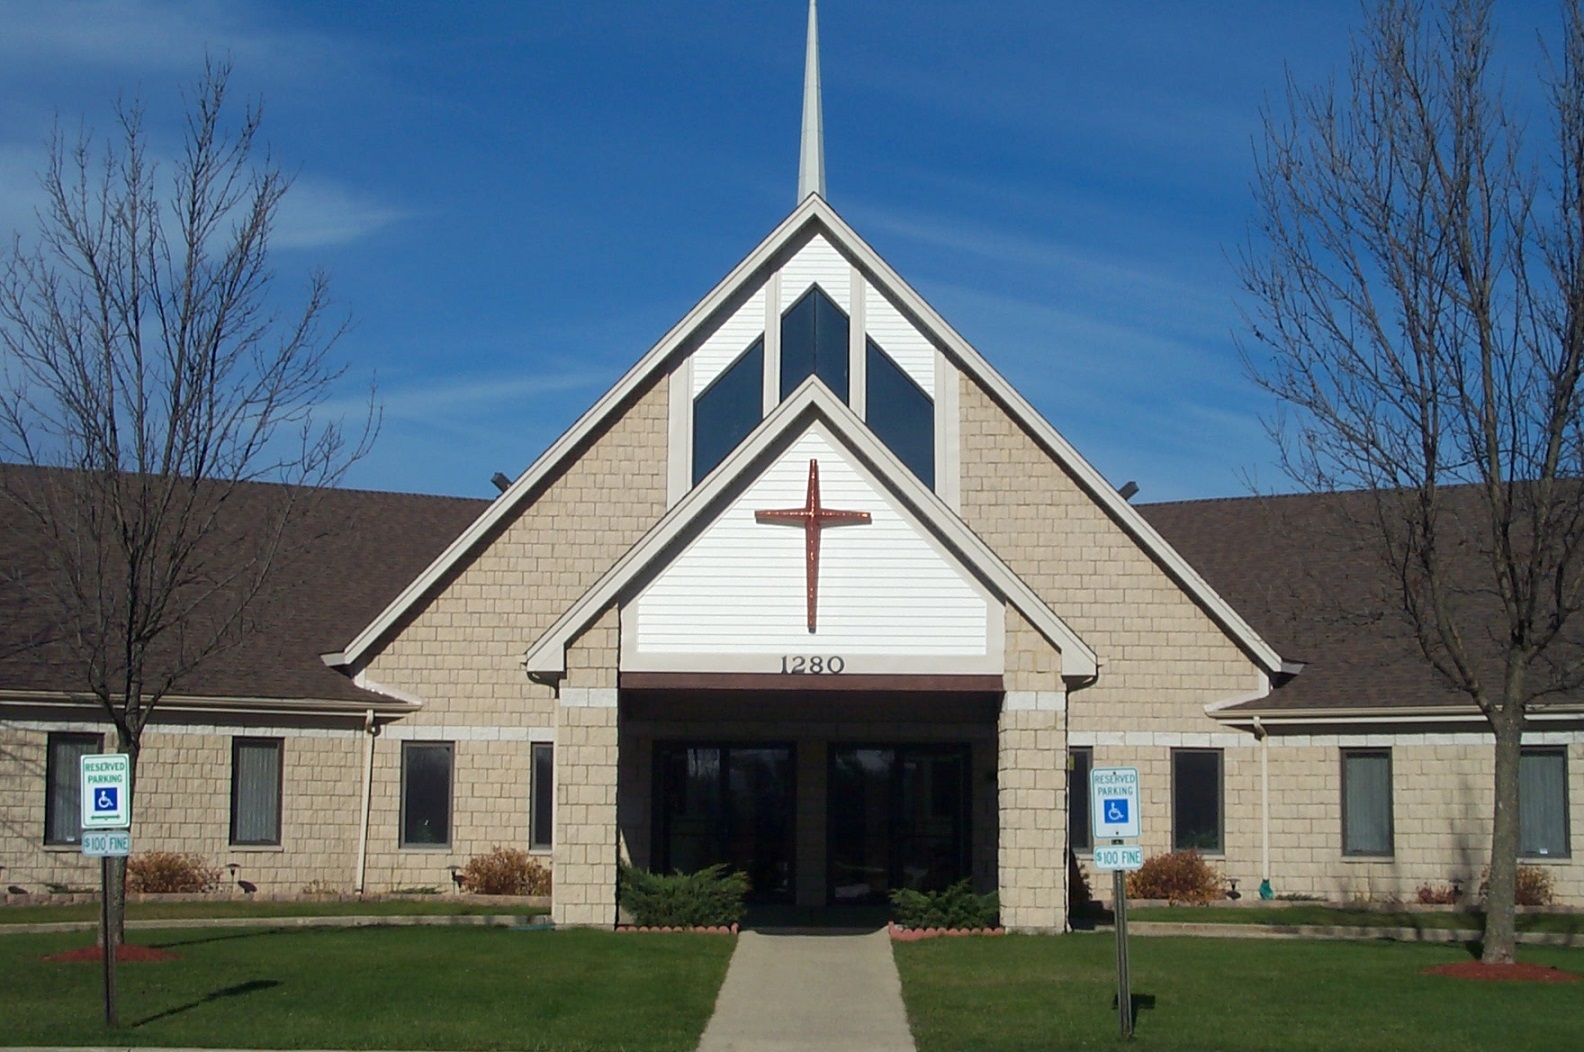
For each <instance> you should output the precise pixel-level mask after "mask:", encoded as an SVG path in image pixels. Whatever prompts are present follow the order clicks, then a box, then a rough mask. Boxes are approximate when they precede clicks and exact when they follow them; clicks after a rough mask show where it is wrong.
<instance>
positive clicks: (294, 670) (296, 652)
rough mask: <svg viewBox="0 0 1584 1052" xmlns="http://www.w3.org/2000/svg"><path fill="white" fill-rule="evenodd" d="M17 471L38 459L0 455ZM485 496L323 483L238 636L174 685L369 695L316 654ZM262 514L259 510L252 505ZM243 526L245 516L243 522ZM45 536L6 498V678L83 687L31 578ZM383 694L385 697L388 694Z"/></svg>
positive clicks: (212, 691) (246, 491)
mask: <svg viewBox="0 0 1584 1052" xmlns="http://www.w3.org/2000/svg"><path fill="white" fill-rule="evenodd" d="M0 473H4V475H5V477H6V480H7V481H9V482H16V481H18V480H22V479H24V476H26V475H27V474H28V473H33V476H34V477H39V472H38V470H37V469H31V468H25V467H20V466H17V465H0ZM281 492H282V491H281V489H280V488H279V487H275V486H270V485H263V484H251V485H246V486H244V487H243V488H242V490H241V491H240V492H239V494H238V497H237V503H236V505H235V508H234V511H235V514H234V516H233V517H232V519H231V521H233V522H235V523H238V524H246V523H248V522H250V521H257V518H258V516H260V515H263V514H267V511H266V509H267V508H268V507H269V506H270V505H271V503H272V502H273V501H275V500H278V498H279V495H280V493H281ZM487 505H488V502H487V501H483V500H468V499H461V498H453V497H428V496H417V495H412V494H401V493H377V492H368V491H359V490H335V489H333V490H324V491H320V492H319V493H318V494H317V495H316V496H315V499H314V500H313V502H312V504H311V507H310V508H309V510H308V511H307V513H306V514H305V515H304V516H303V517H302V518H301V519H300V520H299V521H297V522H295V523H294V524H293V526H292V527H291V533H290V535H289V536H288V537H287V538H286V539H285V544H284V545H283V547H284V548H285V549H287V550H288V551H290V552H291V554H290V556H289V557H288V558H287V559H285V560H284V561H283V562H282V564H281V567H280V571H279V573H278V574H277V575H276V576H275V577H274V578H272V581H273V584H272V586H271V588H270V592H269V594H268V595H267V597H266V599H267V602H265V603H264V604H263V605H261V606H259V607H258V608H257V617H258V624H257V627H256V629H255V630H253V631H250V632H249V633H247V634H246V636H245V638H244V639H243V640H242V642H241V643H240V644H239V645H237V646H235V647H232V648H229V649H226V650H224V651H222V652H220V653H219V654H217V655H216V656H215V657H214V658H213V659H212V660H210V661H209V662H207V663H205V664H204V665H203V666H201V667H200V668H199V669H198V670H197V671H196V672H194V673H193V674H191V675H190V676H188V677H186V678H185V679H184V680H183V681H182V682H181V684H180V685H179V689H178V693H180V694H182V695H189V696H195V697H206V698H207V697H213V698H281V699H312V700H316V701H332V702H335V701H340V702H353V703H367V702H370V701H373V700H378V696H377V695H373V694H371V693H369V692H367V691H364V690H361V689H360V688H358V687H357V686H355V685H354V684H353V683H352V681H351V680H350V679H348V678H347V677H346V676H345V675H343V674H342V673H340V672H337V671H335V670H333V669H330V668H328V667H327V666H326V665H325V664H324V662H323V661H321V660H320V658H319V655H320V654H323V653H327V652H331V651H336V650H339V649H340V648H341V647H342V646H344V645H345V644H346V642H347V640H349V639H351V638H352V637H353V636H354V635H355V634H356V633H357V632H358V631H359V630H360V629H362V628H363V627H364V626H365V625H366V624H368V622H369V621H371V620H373V618H374V617H375V615H377V614H378V613H379V612H380V610H381V609H383V608H384V607H385V605H386V604H387V603H389V602H390V601H391V600H392V599H394V598H395V596H396V595H397V593H399V592H400V591H401V590H402V589H403V588H404V587H406V585H407V584H408V583H409V582H410V581H411V580H412V579H413V578H415V577H417V576H418V574H419V573H420V572H421V571H422V570H423V569H424V567H425V566H427V565H428V564H429V563H430V562H431V561H432V560H433V559H434V558H435V557H436V556H437V555H438V554H439V553H440V552H441V550H442V549H444V547H445V546H446V545H447V544H449V543H450V542H451V541H452V540H453V539H454V538H455V537H456V536H457V535H458V534H459V533H461V532H462V531H463V530H464V529H465V528H466V527H467V525H468V524H469V523H470V522H472V521H473V520H474V519H475V518H477V517H478V516H479V514H480V513H481V512H482V511H483V510H484V508H485V507H486V506H487ZM255 513H256V514H255ZM239 528H242V527H239ZM40 550H41V549H40V541H39V538H38V537H37V536H36V535H33V534H32V533H31V532H30V530H29V529H28V528H27V526H26V523H25V522H24V520H23V519H22V518H20V517H19V516H18V515H16V514H14V509H13V508H11V507H10V506H9V505H7V504H6V503H5V502H4V501H0V568H4V572H3V573H0V689H3V690H20V691H34V690H36V691H60V690H71V689H79V688H81V687H82V686H83V679H82V673H81V672H80V671H78V670H77V666H76V665H75V663H74V661H73V659H72V657H71V655H70V653H69V651H68V650H67V649H66V648H65V647H64V646H62V645H61V644H60V642H59V640H58V639H56V638H55V637H56V636H57V635H58V625H56V624H53V623H51V622H52V615H51V614H50V608H51V604H50V603H48V602H41V601H39V599H38V597H37V595H36V594H35V589H37V588H38V587H39V586H40V582H39V580H38V577H37V573H38V570H37V568H38V566H39V565H40V555H39V552H40ZM387 700H388V699H387Z"/></svg>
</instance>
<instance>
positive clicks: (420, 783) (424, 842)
mask: <svg viewBox="0 0 1584 1052" xmlns="http://www.w3.org/2000/svg"><path fill="white" fill-rule="evenodd" d="M450 843H451V743H450V742H402V813H401V845H402V847H447V846H449V845H450Z"/></svg>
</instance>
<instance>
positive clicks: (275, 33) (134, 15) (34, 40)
mask: <svg viewBox="0 0 1584 1052" xmlns="http://www.w3.org/2000/svg"><path fill="white" fill-rule="evenodd" d="M4 23H5V32H4V33H3V34H0V64H6V65H11V66H14V67H23V66H30V67H37V68H54V69H70V68H77V69H82V68H83V67H85V66H86V67H99V68H109V69H118V70H147V71H162V70H170V69H179V70H183V71H186V70H191V69H192V68H193V63H194V62H195V60H196V59H198V58H201V57H202V56H203V55H204V53H206V52H207V53H209V54H213V55H217V56H222V57H224V56H230V57H232V58H233V59H235V60H236V61H237V62H239V63H243V64H246V65H249V66H256V67H261V68H262V67H269V68H272V69H275V70H276V71H278V72H289V71H310V70H313V69H323V68H325V67H326V66H327V65H339V64H340V63H341V62H342V61H344V57H345V54H346V51H345V48H344V47H342V46H340V45H339V44H337V43H334V42H332V41H331V40H330V39H328V38H326V37H324V36H323V35H320V34H317V33H313V32H310V31H307V30H301V29H292V30H285V29H281V28H279V27H276V26H271V25H269V24H268V22H267V21H266V20H264V19H262V18H260V17H259V16H258V12H257V11H256V10H255V8H254V5H251V4H248V3H234V2H221V0H68V2H62V0H7V2H6V4H5V6H4ZM282 67H288V69H282Z"/></svg>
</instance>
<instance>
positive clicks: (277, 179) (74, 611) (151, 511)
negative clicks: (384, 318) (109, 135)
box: [0, 63, 376, 955]
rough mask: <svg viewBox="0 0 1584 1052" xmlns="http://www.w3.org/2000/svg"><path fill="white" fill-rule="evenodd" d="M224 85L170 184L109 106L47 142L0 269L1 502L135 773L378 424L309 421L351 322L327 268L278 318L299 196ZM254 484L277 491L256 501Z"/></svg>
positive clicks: (210, 72)
mask: <svg viewBox="0 0 1584 1052" xmlns="http://www.w3.org/2000/svg"><path fill="white" fill-rule="evenodd" d="M229 72H230V71H229V68H228V67H227V66H225V65H222V64H214V63H210V64H207V65H206V67H205V70H204V74H203V76H202V78H201V79H200V80H199V82H198V84H197V86H196V90H195V92H194V93H193V95H192V96H191V98H189V99H188V106H187V112H186V125H185V135H184V137H183V142H182V149H181V153H180V155H179V156H178V157H177V158H175V159H174V161H172V162H171V163H170V164H169V170H168V173H166V172H162V171H161V168H160V166H159V165H158V164H156V162H155V161H154V159H153V158H152V157H151V156H150V147H149V136H148V134H147V132H146V130H145V128H144V125H143V116H142V110H141V106H140V105H137V104H132V105H121V106H118V107H117V111H116V114H117V131H118V137H117V139H116V140H115V141H113V142H111V143H110V144H108V145H106V146H104V147H103V148H101V147H100V146H99V145H98V144H96V143H95V142H94V141H93V139H92V137H91V136H90V135H88V134H86V133H83V134H79V135H78V136H77V137H76V138H75V139H71V140H69V139H67V138H66V137H64V136H63V135H61V134H60V132H59V131H57V132H56V134H55V136H54V138H53V140H52V142H51V149H50V151H49V162H48V166H47V168H46V170H45V171H44V172H43V173H41V178H40V182H41V184H42V187H43V190H44V193H45V203H44V205H43V206H42V207H41V208H40V210H39V211H38V217H37V218H38V229H37V234H36V239H33V238H30V239H28V240H24V239H23V238H22V237H21V236H20V234H19V235H18V236H17V237H16V240H15V241H14V243H13V246H12V249H11V251H10V253H9V254H8V257H7V258H6V259H5V262H4V268H3V271H0V349H3V351H4V352H5V364H4V370H5V372H4V379H5V386H4V390H3V396H0V455H3V456H4V457H5V459H6V460H9V461H13V462H20V463H22V464H26V465H31V466H32V467H34V468H36V469H39V470H30V471H8V472H5V473H4V475H3V478H4V483H3V485H0V495H3V497H4V498H5V499H6V500H7V502H8V503H9V506H10V512H11V513H12V514H15V515H19V516H22V517H23V518H24V519H25V521H27V522H29V523H30V524H31V526H32V528H33V529H34V530H35V531H36V535H37V536H38V537H39V538H40V542H39V543H40V550H39V553H38V554H39V559H40V561H41V563H42V564H43V565H42V572H41V573H39V574H38V580H39V581H40V582H42V587H41V588H40V589H39V591H37V592H34V593H32V594H33V596H34V597H36V600H37V601H41V602H51V603H53V604H54V610H53V615H54V625H53V627H54V629H55V631H54V632H53V638H52V639H50V640H49V641H48V642H49V644H50V645H51V646H52V647H53V648H54V649H55V652H57V653H60V654H63V655H66V656H67V661H68V662H69V667H68V668H67V669H66V670H65V673H64V674H65V675H67V676H69V677H72V678H74V679H75V683H76V690H78V691H80V692H81V694H80V696H82V697H84V699H85V700H86V699H89V698H91V699H94V700H96V701H97V703H98V705H99V707H101V708H102V710H103V712H104V715H105V716H106V717H107V718H108V719H109V721H110V722H111V723H112V724H113V725H114V726H115V731H116V747H117V749H118V751H123V752H125V753H127V754H128V755H129V756H130V757H131V763H132V766H133V771H134V776H135V772H136V765H137V759H138V754H139V751H140V749H141V745H142V737H143V732H144V729H145V727H146V726H147V725H148V722H149V718H150V715H151V714H152V713H153V712H154V710H155V708H156V706H158V705H159V703H160V701H161V700H162V699H163V698H165V697H167V695H170V694H171V693H172V692H173V691H179V690H180V689H181V686H182V684H183V682H184V680H185V679H186V678H188V677H190V676H192V675H193V673H194V672H195V671H197V670H198V669H200V668H201V666H202V665H203V664H204V662H206V661H208V660H210V659H211V658H213V657H214V656H215V655H216V654H218V653H219V652H221V651H223V650H225V649H226V648H228V647H230V646H234V645H235V644H236V643H237V642H238V641H240V640H241V639H242V638H243V637H244V636H245V635H246V633H248V632H249V631H250V630H252V629H253V628H254V627H256V626H255V625H254V620H255V619H256V618H257V617H258V616H259V614H260V612H261V608H260V600H261V596H263V595H264V594H265V588H266V585H267V584H268V583H269V582H270V580H271V577H272V574H276V573H278V572H279V571H280V565H281V562H282V557H283V550H282V546H283V543H285V542H284V538H286V537H287V536H289V528H290V527H291V526H292V525H293V523H295V522H297V521H298V520H299V519H300V518H301V516H302V515H303V514H304V513H305V512H306V511H307V510H308V508H307V506H306V505H307V504H308V503H311V501H312V495H313V493H314V491H315V490H317V489H320V488H322V487H325V486H328V485H331V484H333V483H335V482H336V481H337V480H338V479H339V478H340V477H341V475H342V473H343V472H344V471H345V469H346V468H347V466H348V465H349V464H350V463H352V462H353V461H354V460H356V459H357V458H358V457H360V456H361V455H362V454H363V453H364V452H366V450H367V448H368V443H369V442H370V441H371V439H372V436H373V433H374V430H375V426H374V425H375V423H376V414H374V413H373V412H372V411H371V412H370V415H369V416H368V418H367V420H366V421H364V422H362V425H361V430H360V431H354V432H352V433H350V434H348V433H346V432H344V431H343V428H342V426H341V424H340V422H339V421H336V420H324V419H320V418H319V417H318V416H317V415H316V412H315V411H316V409H317V408H318V407H320V406H322V405H323V403H324V402H325V401H326V399H327V398H328V397H329V396H330V394H331V393H332V390H333V388H334V387H335V385H336V383H337V381H338V380H339V378H340V376H341V370H340V369H339V368H337V367H336V366H335V365H333V364H332V362H331V360H330V357H329V352H330V349H331V347H332V346H333V345H334V343H335V342H336V339H337V337H338V336H339V335H340V332H341V328H342V325H341V323H340V322H338V321H334V320H331V319H330V318H329V317H328V311H329V300H328V298H327V286H326V282H325V278H324V277H323V276H322V275H320V274H315V275H314V276H313V277H312V278H311V280H310V281H309V283H308V287H307V290H306V296H305V298H304V299H303V300H301V301H300V302H299V303H298V304H297V305H296V306H295V307H293V308H291V309H290V310H289V311H287V310H286V308H284V307H283V306H282V302H283V301H284V300H285V299H286V298H287V297H285V296H284V295H283V294H282V293H281V292H280V290H279V289H278V288H277V287H276V285H275V283H274V275H273V274H272V272H271V270H270V269H269V266H268V245H269V236H270V232H271V227H272V224H273V222H274V220H275V217H276V215H277V211H278V209H279V207H280V203H281V199H282V197H283V195H284V194H285V193H286V192H287V189H288V187H289V186H290V179H289V178H288V177H287V176H286V175H284V174H283V173H282V171H281V170H280V169H279V168H278V167H277V166H275V165H274V164H273V163H271V162H270V160H269V158H268V156H267V151H264V150H263V149H262V148H261V145H260V143H259V138H258V136H259V122H260V116H261V114H260V110H259V109H258V107H257V106H249V107H247V108H246V109H245V110H244V111H243V112H242V113H241V114H239V115H237V116H235V117H232V116H231V115H230V114H229V113H228V112H227V111H226V108H225V101H226V90H227V80H228V77H229ZM260 482H273V483H280V484H282V485H279V486H275V487H269V492H270V494H271V499H270V500H268V501H265V502H263V503H262V504H261V503H260V502H259V501H258V499H257V494H258V492H259V489H258V487H257V486H255V485H253V484H255V483H260ZM244 490H246V491H249V492H250V493H251V496H250V498H249V500H248V502H247V508H246V511H245V512H244V511H243V510H242V509H241V508H240V507H239V506H238V505H239V504H240V503H241V500H240V497H239V494H240V493H242V492H243V491H244ZM261 508H262V509H263V512H262V514H261V512H260V509H261ZM244 518H245V521H244ZM118 861H120V862H121V866H119V867H117V871H116V873H115V874H114V878H113V879H111V880H110V882H109V887H108V888H107V893H108V897H109V898H110V899H113V900H114V903H115V906H114V916H113V918H112V920H111V922H110V923H109V924H108V925H107V927H108V928H110V929H111V930H107V932H106V933H105V934H106V942H105V945H106V947H107V949H106V952H107V955H109V954H111V953H112V952H113V946H114V945H115V943H116V942H119V939H120V933H121V928H122V924H121V918H122V916H123V915H124V914H123V913H122V912H121V909H122V903H123V901H124V897H123V892H124V860H118Z"/></svg>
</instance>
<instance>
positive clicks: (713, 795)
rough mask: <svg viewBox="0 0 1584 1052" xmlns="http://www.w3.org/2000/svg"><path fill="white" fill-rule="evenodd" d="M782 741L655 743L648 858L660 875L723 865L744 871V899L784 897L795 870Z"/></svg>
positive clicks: (788, 768)
mask: <svg viewBox="0 0 1584 1052" xmlns="http://www.w3.org/2000/svg"><path fill="white" fill-rule="evenodd" d="M794 758H795V757H794V752H793V749H792V747H791V746H789V745H751V746H742V745H695V744H689V743H677V742H660V743H657V744H656V745H655V782H656V785H655V800H656V801H657V802H658V805H659V806H658V807H656V809H655V811H656V814H655V818H656V822H655V843H654V855H655V861H656V863H657V866H658V868H659V869H660V871H662V872H666V873H693V872H697V871H698V870H700V869H703V868H705V867H706V866H713V865H715V864H716V863H720V862H724V863H726V864H727V865H729V866H731V867H733V868H735V869H739V870H742V871H743V872H744V873H746V874H748V880H749V882H750V884H751V890H750V891H749V894H748V899H749V901H751V902H791V901H792V894H793V875H794V873H795V872H796V867H795V865H794V862H795V845H796V802H797V789H796V785H795V779H794V772H795V771H796V767H795V766H794V762H793V761H794Z"/></svg>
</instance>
